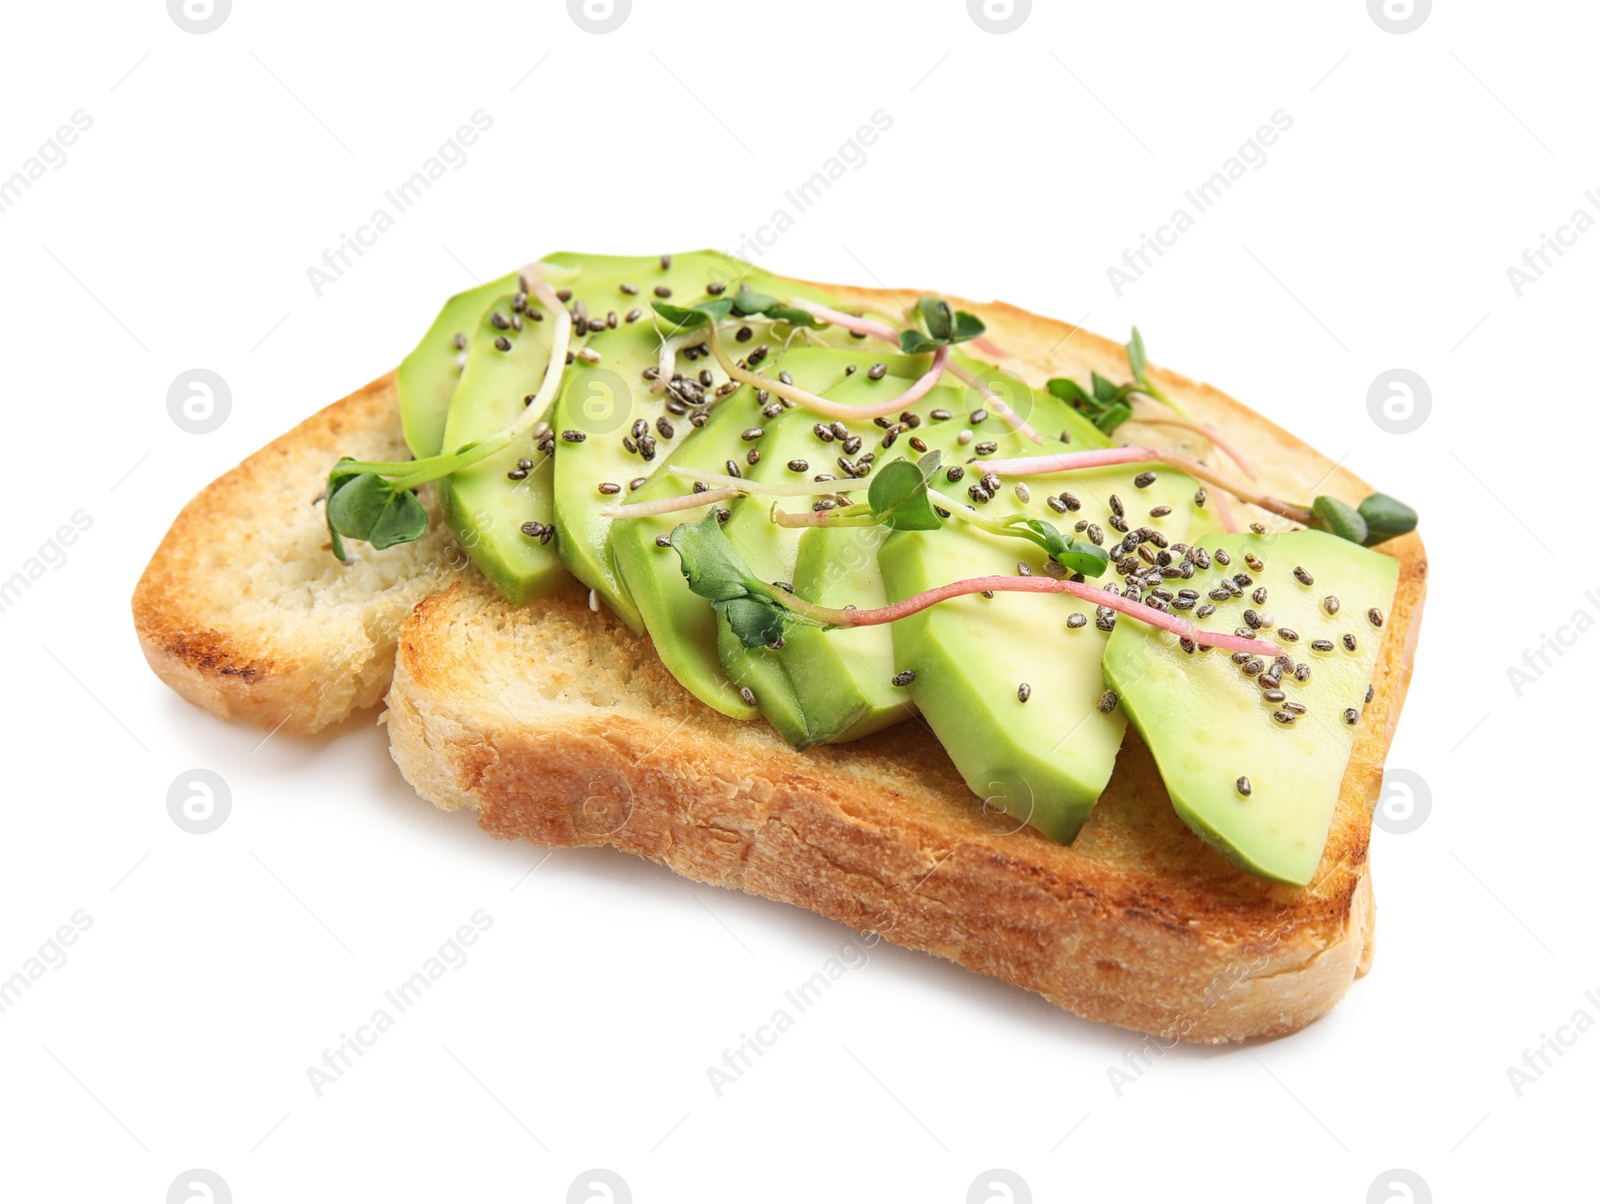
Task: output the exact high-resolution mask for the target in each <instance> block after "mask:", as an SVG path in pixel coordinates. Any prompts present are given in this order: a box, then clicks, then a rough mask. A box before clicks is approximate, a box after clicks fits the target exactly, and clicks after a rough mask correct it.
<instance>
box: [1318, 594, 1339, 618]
mask: <svg viewBox="0 0 1600 1204" xmlns="http://www.w3.org/2000/svg"><path fill="white" fill-rule="evenodd" d="M1322 609H1323V610H1325V611H1327V612H1328V613H1329V614H1330V615H1336V614H1338V613H1339V599H1337V598H1335V597H1334V596H1333V595H1332V594H1329V595H1328V596H1327V597H1326V598H1324V599H1323V600H1322Z"/></svg>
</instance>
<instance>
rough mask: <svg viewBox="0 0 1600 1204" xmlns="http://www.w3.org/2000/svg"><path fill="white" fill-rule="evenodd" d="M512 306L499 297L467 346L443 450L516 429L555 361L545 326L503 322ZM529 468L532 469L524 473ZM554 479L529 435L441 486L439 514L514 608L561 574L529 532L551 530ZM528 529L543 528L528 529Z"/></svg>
mask: <svg viewBox="0 0 1600 1204" xmlns="http://www.w3.org/2000/svg"><path fill="white" fill-rule="evenodd" d="M512 301H513V297H512V296H502V297H500V298H498V299H497V300H496V302H495V303H494V304H492V305H491V306H490V307H489V310H488V311H487V312H486V313H485V315H484V316H483V318H482V319H481V320H480V321H479V323H478V326H477V329H476V330H475V331H474V332H473V334H472V336H471V337H470V338H469V340H468V343H467V366H466V368H465V369H464V370H463V371H462V373H461V381H460V383H459V384H458V385H457V386H456V393H455V397H454V399H453V400H452V401H451V403H450V412H449V417H448V419H447V421H446V423H445V430H444V443H443V446H444V447H446V448H449V449H451V450H456V449H459V448H460V447H462V446H463V445H464V444H467V443H470V442H472V441H474V440H477V439H483V438H487V437H488V436H490V435H493V434H495V433H496V432H498V431H501V430H504V429H505V428H506V427H508V426H510V425H511V424H512V423H513V422H515V421H516V420H517V418H518V417H519V416H520V415H521V413H522V410H523V408H524V399H525V398H527V397H529V396H531V395H532V394H533V393H535V392H537V391H538V388H539V384H540V382H541V381H542V380H543V379H544V373H545V368H546V366H547V365H548V364H549V362H550V350H549V336H548V335H547V334H545V333H543V332H542V331H541V327H543V326H545V325H546V323H545V322H534V321H522V323H521V324H522V329H521V330H517V329H514V328H511V327H509V326H504V327H503V326H501V325H500V322H504V321H509V316H510V315H511V313H512V308H511V306H512ZM496 319H499V321H497V320H496ZM502 348H504V349H503V350H502ZM537 429H538V428H535V431H537ZM546 446H548V444H546ZM523 462H528V463H530V467H529V468H527V469H523V468H521V467H520V464H521V463H523ZM512 473H519V474H520V476H515V477H513V476H510V475H508V474H512ZM554 474H555V466H554V465H553V464H552V463H551V462H550V457H549V455H548V454H546V453H545V452H542V451H541V450H540V447H539V440H538V439H536V438H534V437H532V436H531V435H530V437H528V438H527V439H526V440H519V441H518V442H517V443H514V444H513V445H511V446H510V447H507V448H506V449H505V450H503V451H500V452H497V453H496V454H495V455H492V456H489V457H488V458H487V459H484V460H482V461H480V462H478V463H477V464H474V465H472V466H471V467H470V468H464V469H461V470H459V471H457V472H455V473H453V474H451V475H450V476H448V477H446V478H444V479H442V480H441V481H440V482H439V486H438V487H439V503H440V508H441V510H442V511H443V512H444V517H445V521H446V522H447V523H449V525H450V530H451V531H452V532H453V533H454V534H455V537H456V541H457V542H458V543H460V544H461V546H462V547H463V548H465V549H466V550H467V554H468V555H469V556H471V557H472V560H473V563H475V564H476V565H477V566H478V568H480V569H481V570H482V571H483V575H484V576H485V577H487V578H488V579H489V581H490V583H491V584H493V585H494V587H495V588H496V589H497V590H499V591H500V593H501V594H502V595H503V596H504V597H505V598H506V600H507V601H509V602H511V603H513V604H514V605H518V606H520V605H522V604H523V603H525V602H528V601H530V600H532V599H534V598H537V597H539V596H540V595H541V594H543V593H545V592H547V591H548V590H549V589H550V588H551V587H553V586H554V585H555V584H557V583H558V582H559V581H560V580H561V578H562V576H563V573H562V569H561V561H560V558H559V557H558V556H557V555H556V550H555V548H553V547H551V546H550V541H549V540H542V539H540V538H539V536H538V534H537V533H535V534H528V533H527V531H535V532H537V531H540V530H542V529H543V528H545V527H548V526H549V525H550V523H551V521H552V519H553V517H554V516H553V513H552V511H553V506H552V504H551V491H552V487H553V478H554ZM524 523H536V524H539V526H538V527H529V528H527V529H526V531H525V530H524V527H523V524H524Z"/></svg>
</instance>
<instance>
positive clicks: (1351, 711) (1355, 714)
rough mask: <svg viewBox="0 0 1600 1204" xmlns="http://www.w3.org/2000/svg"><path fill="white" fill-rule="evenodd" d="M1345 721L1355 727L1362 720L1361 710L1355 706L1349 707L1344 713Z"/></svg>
mask: <svg viewBox="0 0 1600 1204" xmlns="http://www.w3.org/2000/svg"><path fill="white" fill-rule="evenodd" d="M1344 721H1345V722H1346V723H1347V724H1349V725H1350V726H1351V727H1354V726H1355V725H1356V724H1357V723H1359V722H1360V721H1361V712H1360V711H1358V710H1356V709H1355V707H1350V708H1348V709H1347V710H1346V711H1345V713H1344Z"/></svg>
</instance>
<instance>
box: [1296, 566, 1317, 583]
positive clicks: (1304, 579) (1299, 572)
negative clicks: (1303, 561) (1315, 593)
mask: <svg viewBox="0 0 1600 1204" xmlns="http://www.w3.org/2000/svg"><path fill="white" fill-rule="evenodd" d="M1294 579H1295V580H1296V581H1298V582H1299V583H1300V584H1301V585H1315V584H1316V578H1315V577H1313V576H1312V575H1311V574H1310V573H1308V572H1306V571H1305V569H1303V568H1301V567H1300V566H1299V565H1298V564H1297V565H1295V566H1294Z"/></svg>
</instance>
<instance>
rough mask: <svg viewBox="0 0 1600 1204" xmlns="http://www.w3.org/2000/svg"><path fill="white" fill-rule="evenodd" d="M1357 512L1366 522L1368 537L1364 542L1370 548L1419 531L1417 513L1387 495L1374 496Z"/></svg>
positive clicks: (1363, 503) (1377, 494) (1378, 494)
mask: <svg viewBox="0 0 1600 1204" xmlns="http://www.w3.org/2000/svg"><path fill="white" fill-rule="evenodd" d="M1356 512H1357V513H1358V514H1359V515H1360V516H1361V517H1362V518H1363V519H1364V520H1365V521H1366V524H1367V537H1366V539H1364V540H1362V542H1363V543H1365V544H1366V545H1367V546H1368V547H1369V548H1370V547H1371V546H1372V545H1373V544H1378V543H1382V542H1383V541H1384V540H1386V539H1393V538H1394V537H1395V536H1397V535H1406V534H1409V533H1410V532H1412V531H1415V530H1416V529H1417V512H1416V511H1415V510H1413V509H1412V508H1411V507H1410V506H1408V505H1406V504H1405V503H1404V502H1402V501H1400V500H1398V499H1397V498H1392V497H1390V496H1389V495H1388V494H1387V493H1374V494H1372V495H1371V496H1369V497H1368V498H1367V499H1366V500H1365V501H1363V502H1362V503H1361V505H1360V506H1358V507H1357V508H1356Z"/></svg>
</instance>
